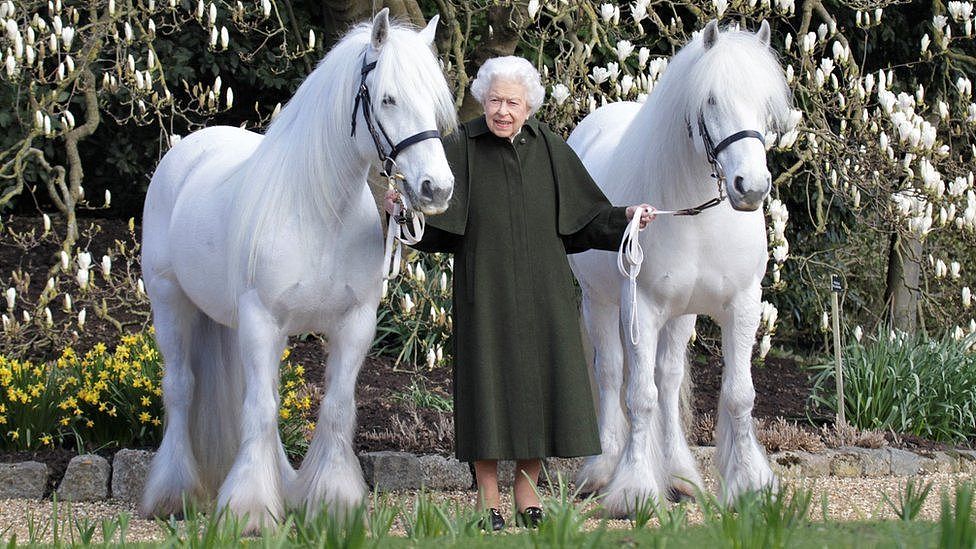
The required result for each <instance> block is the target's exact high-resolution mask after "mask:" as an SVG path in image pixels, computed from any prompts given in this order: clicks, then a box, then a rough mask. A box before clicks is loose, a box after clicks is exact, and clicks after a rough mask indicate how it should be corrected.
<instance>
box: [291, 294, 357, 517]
mask: <svg viewBox="0 0 976 549" xmlns="http://www.w3.org/2000/svg"><path fill="white" fill-rule="evenodd" d="M336 326H338V327H339V329H338V330H335V331H334V332H333V333H330V334H329V357H328V361H327V364H326V369H325V395H324V396H323V398H322V405H321V407H320V408H319V418H318V423H317V424H316V426H315V435H314V437H313V438H312V443H311V444H310V445H309V448H308V453H307V454H306V456H305V460H304V461H303V462H302V466H301V468H300V469H299V470H298V476H297V478H296V479H295V481H294V482H293V483H292V485H291V487H290V488H289V490H288V502H289V505H291V506H292V507H295V508H299V507H304V508H305V510H306V511H307V512H308V514H309V515H310V516H314V514H316V513H318V512H320V511H321V509H322V507H323V506H325V507H326V508H328V510H329V511H330V512H332V513H333V514H336V515H338V514H341V513H344V512H347V511H348V510H350V509H351V508H353V507H355V506H357V505H359V504H361V503H362V502H363V500H364V498H365V497H366V492H367V488H366V483H365V482H364V481H363V472H362V469H361V468H360V466H359V460H358V459H357V458H356V453H355V451H354V450H353V446H352V437H353V435H354V432H355V426H356V402H355V388H356V378H357V376H358V375H359V369H360V367H361V366H362V363H363V358H364V357H365V356H366V352H367V351H368V350H369V346H370V344H371V343H372V340H373V334H374V333H375V331H376V307H375V306H374V307H372V308H370V307H358V308H356V309H353V310H352V311H351V312H350V313H348V314H347V315H346V316H345V317H344V318H342V319H340V320H339V321H338V322H336Z"/></svg>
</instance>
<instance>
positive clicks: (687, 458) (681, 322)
mask: <svg viewBox="0 0 976 549" xmlns="http://www.w3.org/2000/svg"><path fill="white" fill-rule="evenodd" d="M694 331H695V315H685V316H680V317H677V318H673V319H671V320H670V321H668V322H667V323H666V324H665V325H664V328H662V329H661V337H660V339H659V340H658V345H657V369H656V370H655V374H656V376H655V377H656V378H657V387H658V401H659V402H660V404H661V436H662V439H661V440H662V443H663V444H662V446H661V447H662V454H663V456H662V457H663V459H664V466H665V468H666V470H667V473H668V478H669V480H670V490H669V494H668V496H669V497H671V498H672V499H675V500H678V499H685V498H693V497H694V496H695V492H696V490H697V489H700V488H701V487H702V479H701V475H700V474H699V473H698V468H697V465H696V462H695V457H694V456H693V455H692V454H691V449H690V448H688V441H687V439H686V438H685V433H684V428H683V421H682V417H681V383H682V380H683V379H684V376H685V373H686V372H685V370H686V365H687V360H688V341H689V340H690V339H691V336H692V334H693V333H694Z"/></svg>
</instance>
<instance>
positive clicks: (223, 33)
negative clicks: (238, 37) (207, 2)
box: [211, 4, 230, 50]
mask: <svg viewBox="0 0 976 549" xmlns="http://www.w3.org/2000/svg"><path fill="white" fill-rule="evenodd" d="M212 5H213V4H211V6H212ZM228 44H230V34H229V33H228V32H227V27H220V49H222V50H226V49H227V45H228Z"/></svg>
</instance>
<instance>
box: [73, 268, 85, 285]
mask: <svg viewBox="0 0 976 549" xmlns="http://www.w3.org/2000/svg"><path fill="white" fill-rule="evenodd" d="M75 280H77V281H78V286H79V287H80V288H81V289H82V290H87V289H88V270H87V269H78V274H76V275H75Z"/></svg>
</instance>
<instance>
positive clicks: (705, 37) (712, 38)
mask: <svg viewBox="0 0 976 549" xmlns="http://www.w3.org/2000/svg"><path fill="white" fill-rule="evenodd" d="M702 41H703V42H704V43H705V49H706V50H707V49H709V48H711V47H712V46H714V45H715V42H718V20H717V19H712V20H711V21H709V22H708V24H707V25H705V29H704V30H703V31H702Z"/></svg>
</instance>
